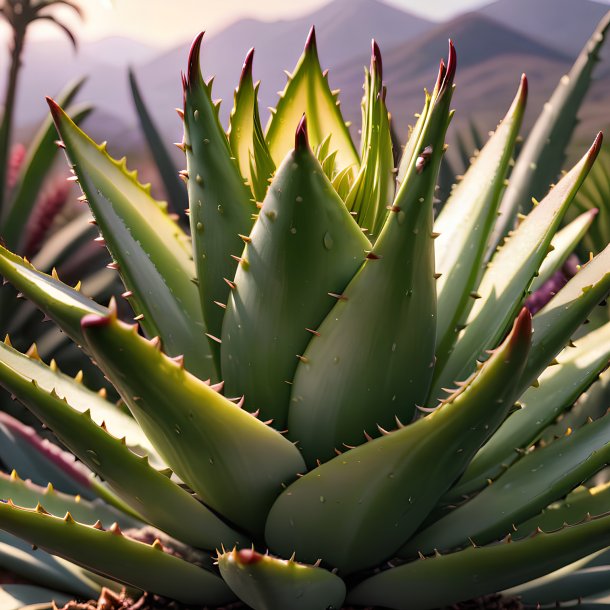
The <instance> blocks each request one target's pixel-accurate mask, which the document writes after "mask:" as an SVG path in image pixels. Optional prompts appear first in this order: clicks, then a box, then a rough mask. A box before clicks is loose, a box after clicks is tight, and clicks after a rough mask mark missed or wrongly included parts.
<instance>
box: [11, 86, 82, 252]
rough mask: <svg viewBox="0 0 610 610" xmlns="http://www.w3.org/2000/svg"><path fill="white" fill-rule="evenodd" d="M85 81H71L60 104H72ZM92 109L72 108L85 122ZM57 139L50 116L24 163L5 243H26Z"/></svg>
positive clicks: (60, 94)
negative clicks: (24, 239) (26, 234)
mask: <svg viewBox="0 0 610 610" xmlns="http://www.w3.org/2000/svg"><path fill="white" fill-rule="evenodd" d="M85 80H86V79H84V78H81V79H79V80H76V81H74V82H72V83H70V84H68V85H67V86H66V88H65V89H64V90H63V91H61V92H60V93H59V94H58V96H57V99H58V101H59V103H60V104H61V105H62V106H68V105H69V104H71V103H72V100H73V99H74V98H75V97H76V95H77V94H78V92H79V91H80V89H81V88H82V86H83V84H84V83H85ZM91 110H92V108H91V106H88V105H87V106H80V107H77V108H72V109H71V111H72V113H73V116H74V120H75V121H76V122H77V123H78V122H80V121H82V120H83V119H84V118H85V117H86V116H87V115H88V114H89V113H90V112H91ZM56 138H57V132H56V131H55V127H54V126H53V119H52V118H51V117H50V116H47V117H46V118H45V120H44V121H43V123H42V125H41V126H40V127H39V129H38V131H37V133H36V134H35V135H34V137H33V140H32V143H31V144H30V146H29V151H28V154H27V157H26V159H25V160H24V162H23V165H22V166H21V169H20V172H19V176H18V178H17V184H16V186H15V189H14V191H13V193H12V195H11V202H10V209H9V210H8V215H7V216H6V218H5V219H4V222H3V226H2V237H3V240H4V245H5V246H7V247H8V248H11V249H17V248H19V247H20V245H22V244H21V241H22V240H23V238H24V236H25V232H24V228H25V226H26V223H27V220H28V218H29V216H30V214H31V212H32V209H33V208H34V205H35V203H36V200H37V198H38V194H39V193H40V189H41V186H42V183H43V181H44V179H45V177H46V175H47V174H48V172H49V170H50V169H51V165H52V164H53V162H54V160H55V154H56V152H57V145H56V144H55V140H56Z"/></svg>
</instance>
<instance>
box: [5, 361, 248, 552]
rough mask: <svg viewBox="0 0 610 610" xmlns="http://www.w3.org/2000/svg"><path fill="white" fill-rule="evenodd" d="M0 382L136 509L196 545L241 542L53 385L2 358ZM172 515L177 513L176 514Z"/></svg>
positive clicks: (152, 522)
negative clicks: (43, 386)
mask: <svg viewBox="0 0 610 610" xmlns="http://www.w3.org/2000/svg"><path fill="white" fill-rule="evenodd" d="M0 382H1V383H2V385H3V386H4V387H5V388H7V389H8V390H9V391H11V392H13V393H14V394H15V395H16V396H17V397H18V398H19V400H21V401H22V402H23V403H24V404H25V405H26V406H27V407H28V409H30V411H32V413H34V415H36V416H37V417H38V418H39V419H40V420H41V421H42V422H43V423H44V424H45V425H47V426H48V427H49V428H50V429H51V430H53V432H54V433H55V435H56V436H57V437H58V438H59V439H60V440H61V441H62V443H63V444H64V445H66V446H67V447H69V448H70V450H71V451H72V453H74V455H75V456H76V457H77V458H78V459H79V460H80V461H82V462H83V463H84V464H86V465H87V466H88V467H89V468H90V469H91V470H92V471H93V472H95V473H96V474H97V475H98V476H100V478H102V479H103V480H104V481H106V483H107V484H108V485H109V486H110V488H111V489H112V491H113V492H114V493H115V494H116V495H117V496H118V497H119V498H121V499H122V500H123V501H124V502H125V504H126V505H127V506H129V507H130V508H131V510H132V511H133V512H134V513H135V514H136V515H139V516H141V517H142V518H143V519H145V520H146V521H148V522H149V523H151V524H152V525H154V526H155V527H158V528H159V529H162V530H164V531H165V532H167V533H168V534H169V535H171V536H173V537H175V538H177V539H178V540H182V541H183V542H186V543H188V544H191V545H193V546H197V547H202V548H207V549H213V548H216V547H217V546H219V545H220V544H227V545H234V544H236V543H240V544H242V543H244V542H245V540H244V539H243V538H242V537H241V536H240V535H239V534H237V533H236V532H234V531H233V530H232V529H231V528H230V527H228V526H227V525H225V523H224V522H223V521H221V520H220V519H219V518H218V517H217V516H216V515H215V514H214V513H212V512H211V511H210V510H209V509H208V508H206V507H205V506H204V505H203V504H201V503H200V502H199V501H198V500H197V499H195V498H194V497H193V496H192V495H191V494H190V493H189V492H187V491H185V490H184V489H182V488H181V487H179V486H178V485H176V484H175V483H173V482H172V481H171V480H170V475H171V471H170V472H169V473H168V472H159V471H157V470H155V469H154V468H152V467H151V466H150V465H149V463H148V458H147V457H145V456H144V457H140V456H138V455H136V454H134V453H133V452H131V451H130V450H129V448H128V447H127V446H126V445H125V444H124V443H123V441H122V440H119V439H118V438H115V437H114V436H112V435H111V434H109V433H108V431H107V430H106V429H105V427H104V426H101V427H100V426H98V425H97V424H96V423H95V422H94V421H93V420H92V419H91V417H90V414H89V412H88V411H86V412H85V413H80V412H79V411H77V410H76V409H73V408H72V407H71V406H70V404H69V402H68V401H66V400H65V399H61V398H59V397H58V396H57V394H56V393H55V391H54V390H51V391H50V392H48V391H44V390H42V389H41V388H40V387H39V386H38V384H37V383H36V382H35V381H30V380H28V379H27V378H23V377H21V376H20V375H18V374H17V373H15V372H14V371H12V370H10V369H9V368H8V367H7V366H6V365H4V363H0ZM13 500H14V498H13ZM15 503H17V504H18V502H16V501H15ZM47 510H49V511H50V512H53V511H52V510H51V509H49V508H47ZM176 515H180V516H181V518H180V519H176ZM74 516H76V515H74ZM98 518H100V519H101V518H102V515H100V516H99V517H98ZM79 520H80V519H79ZM89 520H90V519H87V520H86V521H89Z"/></svg>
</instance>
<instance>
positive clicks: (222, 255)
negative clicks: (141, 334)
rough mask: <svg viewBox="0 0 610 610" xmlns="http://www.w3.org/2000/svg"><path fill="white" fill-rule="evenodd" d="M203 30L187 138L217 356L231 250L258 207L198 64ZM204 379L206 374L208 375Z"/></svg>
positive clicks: (193, 61)
mask: <svg viewBox="0 0 610 610" xmlns="http://www.w3.org/2000/svg"><path fill="white" fill-rule="evenodd" d="M202 39H203V34H200V35H199V36H197V38H195V41H194V42H193V46H192V47H191V51H190V54H189V62H188V73H187V74H186V76H183V87H184V137H185V148H186V162H187V173H186V175H185V177H186V179H187V183H188V194H189V206H190V221H191V235H192V239H193V253H194V257H195V266H196V268H197V280H196V281H197V284H198V286H199V294H200V299H201V307H202V308H203V317H204V320H205V323H206V327H207V330H208V332H209V334H210V335H211V337H210V341H211V349H212V352H213V354H214V355H215V357H216V359H217V360H218V356H219V354H218V351H219V350H218V344H217V341H218V338H219V337H220V335H221V328H222V319H223V315H224V309H223V308H222V307H219V306H218V303H220V304H221V305H225V304H226V302H227V299H228V296H229V286H228V284H227V283H226V280H228V281H231V280H232V279H233V277H234V276H235V270H236V268H237V263H236V261H234V260H233V259H232V258H231V255H233V256H238V255H239V254H240V253H241V251H242V250H243V242H242V241H241V239H240V237H239V236H240V235H247V234H248V233H249V232H250V228H251V227H252V223H253V217H252V215H253V214H254V213H255V212H256V207H255V206H254V205H253V201H252V200H251V193H250V190H249V189H248V187H247V185H246V184H245V183H244V180H243V178H242V177H241V175H240V172H239V167H238V166H237V163H236V161H235V160H234V159H233V158H232V152H231V148H230V146H229V141H228V140H227V136H226V134H225V132H224V131H223V129H222V127H221V125H220V121H219V119H218V111H219V103H217V104H216V103H213V102H212V97H211V96H212V81H210V82H208V83H207V84H206V83H204V81H203V78H202V76H201V69H200V67H199V55H200V51H201V41H202ZM204 379H205V377H204Z"/></svg>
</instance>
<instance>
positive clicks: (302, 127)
mask: <svg viewBox="0 0 610 610" xmlns="http://www.w3.org/2000/svg"><path fill="white" fill-rule="evenodd" d="M308 147H309V138H308V137H307V119H306V118H305V114H303V116H302V117H301V120H300V121H299V125H298V127H297V130H296V133H295V134H294V148H295V150H302V149H304V148H308Z"/></svg>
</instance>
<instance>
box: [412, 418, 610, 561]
mask: <svg viewBox="0 0 610 610" xmlns="http://www.w3.org/2000/svg"><path fill="white" fill-rule="evenodd" d="M609 432H610V416H607V417H602V418H601V419H598V420H597V421H595V422H593V423H591V424H588V425H586V426H584V427H583V428H580V429H579V430H576V431H575V432H573V433H572V434H570V435H569V436H564V437H562V438H560V439H558V440H556V441H555V442H553V443H551V444H550V445H547V446H546V447H541V448H536V449H535V450H534V451H532V452H531V453H528V454H526V455H525V456H523V457H522V458H521V459H520V460H519V461H518V462H517V463H516V464H514V465H513V466H511V467H510V468H509V469H508V470H507V471H506V472H505V473H504V474H503V475H501V476H500V477H499V478H498V479H497V480H495V481H494V482H493V483H491V485H489V486H488V487H486V488H485V489H484V490H483V491H482V492H480V493H479V494H478V495H477V496H475V497H474V498H473V499H472V500H469V501H468V502H466V503H465V504H463V505H461V506H459V507H458V508H456V509H455V510H453V511H452V512H450V513H449V514H448V515H446V516H445V517H443V518H442V519H440V520H439V521H437V522H436V523H433V524H432V525H430V526H429V527H428V528H426V529H424V530H422V531H420V532H419V533H418V534H417V535H416V536H415V537H414V538H413V539H411V540H410V541H409V542H408V544H407V545H406V546H405V547H404V548H403V549H401V554H402V555H405V556H414V555H417V552H418V551H421V552H423V553H430V552H431V551H433V550H434V549H440V550H443V549H451V548H454V547H457V546H461V545H466V544H468V541H469V539H470V540H474V542H475V543H476V544H487V543H489V542H492V541H494V540H497V539H499V538H501V537H502V536H503V535H504V534H505V533H506V532H507V531H509V530H510V528H511V526H512V525H513V524H515V523H520V522H522V521H525V520H526V519H529V518H530V517H532V516H534V515H536V514H537V513H539V512H540V511H542V510H543V509H544V508H545V507H547V506H548V505H549V504H550V503H551V502H554V501H556V500H558V499H560V498H562V497H563V496H565V495H566V494H568V493H569V492H570V491H571V490H572V489H574V488H575V487H576V486H577V485H579V484H580V483H581V482H582V481H585V480H587V479H589V478H590V477H592V476H593V475H594V474H595V473H596V472H597V471H598V470H600V469H601V468H602V467H604V466H605V465H606V464H607V463H609V462H610V443H608V434H609Z"/></svg>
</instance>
